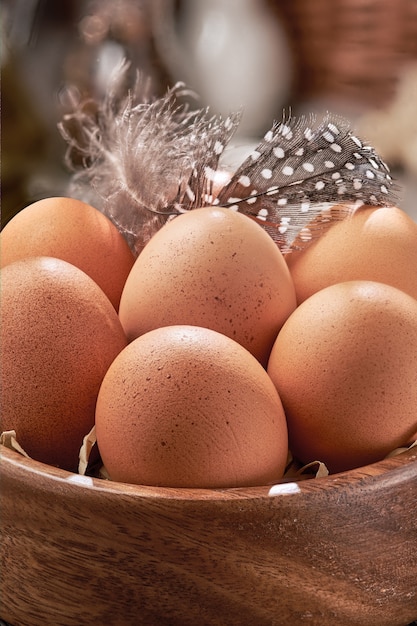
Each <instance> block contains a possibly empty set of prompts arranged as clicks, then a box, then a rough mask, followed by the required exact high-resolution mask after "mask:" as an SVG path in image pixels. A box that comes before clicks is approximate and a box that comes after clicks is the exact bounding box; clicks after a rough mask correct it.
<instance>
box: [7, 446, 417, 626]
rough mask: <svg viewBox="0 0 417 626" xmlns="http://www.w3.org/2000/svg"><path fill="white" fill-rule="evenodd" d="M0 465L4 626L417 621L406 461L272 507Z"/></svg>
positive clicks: (414, 479)
mask: <svg viewBox="0 0 417 626" xmlns="http://www.w3.org/2000/svg"><path fill="white" fill-rule="evenodd" d="M1 457H2V458H1V476H0V480H1V482H0V487H1V501H2V505H1V582H0V585H1V587H0V588H1V599H0V616H1V618H2V619H4V620H6V621H8V622H10V623H11V624H13V626H39V625H40V624H45V626H49V625H51V626H52V625H53V626H92V625H94V624H97V625H99V626H101V625H102V624H106V625H109V626H113V625H114V626H119V625H120V626H130V625H132V626H138V625H141V624H143V625H146V626H153V625H155V626H168V625H169V626H195V625H196V624H201V625H203V626H204V625H213V626H214V625H216V626H218V624H220V623H221V624H222V626H252V625H256V626H289V625H292V624H294V625H295V624H309V625H314V626H315V625H317V626H327V625H329V626H330V625H331V626H334V625H335V624H337V625H338V626H404V625H406V624H408V623H410V622H411V621H412V620H414V619H415V618H416V617H417V585H416V580H417V559H416V554H415V548H416V545H417V450H416V448H413V449H411V450H409V451H408V452H406V453H404V454H403V455H401V456H398V457H394V458H392V459H389V460H386V461H383V462H381V463H377V464H375V465H372V466H368V467H366V468H361V469H360V470H354V471H351V472H346V473H343V474H339V475H334V476H332V477H327V478H321V479H314V480H307V481H302V482H300V483H297V485H298V487H297V488H296V489H295V491H297V492H294V493H288V494H281V495H276V496H269V495H268V488H267V487H265V488H256V489H254V488H251V489H237V490H227V491H210V490H207V491H199V490H174V489H155V488H147V487H143V488H142V487H137V486H131V485H124V484H116V483H113V482H107V481H100V480H95V479H82V478H81V479H79V477H74V475H72V474H70V473H68V472H65V471H62V470H58V469H54V468H51V467H48V466H45V465H43V464H41V463H38V462H35V461H31V460H28V459H24V458H23V457H21V456H20V455H18V454H17V453H15V452H13V451H10V450H8V449H6V448H3V447H2V451H1ZM77 480H80V481H81V482H74V481H77ZM84 480H85V481H86V482H83V481H84Z"/></svg>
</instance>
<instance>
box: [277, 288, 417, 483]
mask: <svg viewBox="0 0 417 626" xmlns="http://www.w3.org/2000/svg"><path fill="white" fill-rule="evenodd" d="M268 373H269V375H270V377H271V378H272V380H273V381H274V383H275V385H276V388H277V390H278V393H279V395H280V398H281V400H282V403H283V406H284V410H285V414H286V418H287V423H288V433H289V446H290V450H291V452H292V453H293V454H294V455H295V456H296V457H297V458H298V459H299V460H300V461H301V462H303V463H309V462H312V461H316V460H317V461H322V462H324V463H325V464H326V465H327V467H328V469H329V471H330V472H338V471H342V470H348V469H352V468H355V467H359V466H362V465H366V464H369V463H373V462H376V461H379V460H381V459H383V458H384V457H385V456H386V455H387V454H389V453H390V452H392V451H393V450H394V449H396V448H398V447H401V446H405V445H407V444H409V443H411V442H412V441H414V439H416V438H417V412H416V407H417V301H416V300H415V299H414V298H412V297H411V296H410V295H408V294H406V293H404V292H403V291H401V290H399V289H396V288H395V287H392V286H389V285H385V284H382V283H377V282H373V281H351V282H346V283H339V284H337V285H332V286H330V287H327V288H325V289H323V290H321V291H319V292H317V293H315V294H314V295H312V296H311V297H310V298H308V299H307V300H305V301H304V302H303V303H302V304H301V305H300V306H299V307H298V308H297V309H296V311H295V312H294V313H293V314H292V315H291V316H290V318H289V319H288V320H287V322H286V323H285V324H284V326H283V328H282V329H281V331H280V333H279V335H278V337H277V339H276V341H275V343H274V347H273V349H272V352H271V356H270V359H269V363H268Z"/></svg>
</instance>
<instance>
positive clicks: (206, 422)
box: [96, 325, 288, 488]
mask: <svg viewBox="0 0 417 626" xmlns="http://www.w3.org/2000/svg"><path fill="white" fill-rule="evenodd" d="M96 434H97V443H98V447H99V450H100V453H101V457H102V460H103V463H104V466H105V468H106V470H107V472H108V473H109V475H110V478H111V479H112V480H115V481H121V482H126V483H135V484H145V485H154V486H164V487H190V488H220V487H239V486H252V485H263V484H268V483H272V482H275V481H277V480H279V479H280V478H281V477H282V476H283V473H284V469H285V464H286V460H287V452H288V445H287V426H286V421H285V416H284V411H283V408H282V404H281V401H280V398H279V396H278V393H277V391H276V389H275V387H274V385H273V383H272V381H271V380H270V378H269V376H268V375H267V373H266V371H265V369H264V368H263V367H262V366H261V365H260V363H259V362H258V361H257V360H256V359H255V357H253V356H252V355H251V354H250V353H249V352H248V351H247V350H246V349H245V348H243V347H242V346H241V345H239V344H238V343H237V342H235V341H233V340H232V339H230V338H229V337H226V336H225V335H222V334H221V333H218V332H216V331H213V330H209V329H207V328H201V327H196V326H187V325H176V326H167V327H163V328H158V329H155V330H152V331H149V332H148V333H146V334H144V335H142V336H141V337H139V338H137V339H135V340H134V341H132V342H131V343H130V344H129V345H128V346H127V347H126V348H125V349H124V350H123V351H122V352H121V353H120V354H119V355H118V357H117V358H116V359H115V361H114V362H113V363H112V365H111V366H110V368H109V370H108V372H107V374H106V376H105V377H104V380H103V383H102V385H101V388H100V392H99V395H98V399H97V409H96Z"/></svg>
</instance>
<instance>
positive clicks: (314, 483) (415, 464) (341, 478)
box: [0, 444, 417, 501]
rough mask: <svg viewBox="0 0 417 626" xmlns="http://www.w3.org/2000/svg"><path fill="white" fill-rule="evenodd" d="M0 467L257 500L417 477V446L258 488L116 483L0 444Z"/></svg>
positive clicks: (142, 494) (50, 479) (156, 493)
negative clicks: (330, 471)
mask: <svg viewBox="0 0 417 626" xmlns="http://www.w3.org/2000/svg"><path fill="white" fill-rule="evenodd" d="M0 466H1V467H2V470H1V474H4V475H6V474H9V475H13V476H14V477H15V478H16V479H17V480H25V479H27V480H32V484H33V485H34V487H35V486H36V485H35V483H33V479H34V477H38V482H39V480H40V482H42V484H43V487H44V488H48V485H49V486H50V488H51V489H52V488H53V487H55V488H58V487H60V488H61V489H65V487H66V486H69V485H72V486H74V487H77V488H79V489H84V490H93V491H95V492H96V493H99V492H103V493H105V494H108V495H111V494H113V495H115V496H117V495H124V496H129V497H130V498H137V499H153V500H158V499H159V500H170V499H175V500H177V501H178V500H187V501H190V500H193V501H199V500H200V501H207V500H236V499H242V500H259V499H271V498H273V497H277V496H284V495H292V496H297V495H303V494H304V495H306V494H309V493H310V494H312V493H314V492H317V491H318V490H321V491H322V490H323V489H326V487H329V488H331V489H332V490H334V489H337V488H341V489H344V488H345V487H346V486H349V487H350V488H351V487H352V486H353V485H354V484H355V483H357V484H361V485H363V484H364V483H366V482H367V481H373V480H375V479H377V478H378V477H379V478H382V479H384V478H388V477H389V478H390V479H392V478H393V473H397V474H398V475H399V479H400V478H402V475H403V474H409V475H410V477H413V478H414V479H417V446H416V445H414V446H413V447H410V448H408V449H406V450H405V451H403V452H401V453H399V454H396V455H394V456H391V457H388V458H386V459H384V460H382V461H378V462H377V463H372V464H370V465H365V466H363V467H359V468H355V469H352V470H348V471H344V472H339V473H335V474H329V475H328V476H322V477H314V478H309V479H301V480H296V479H294V477H292V478H288V479H283V480H282V481H280V482H278V483H276V484H274V485H265V486H257V487H233V488H219V489H207V488H175V487H157V486H148V485H134V484H130V483H122V482H115V481H112V480H107V479H102V478H96V477H92V476H84V475H82V474H76V473H73V472H70V471H67V470H64V469H61V468H58V467H54V466H51V465H47V464H45V463H42V462H40V461H36V460H34V459H32V458H28V457H25V456H23V455H22V454H21V453H19V452H17V451H15V450H12V449H10V448H8V447H7V446H5V445H3V444H0Z"/></svg>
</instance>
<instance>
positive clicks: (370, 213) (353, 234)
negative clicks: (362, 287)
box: [286, 206, 417, 303]
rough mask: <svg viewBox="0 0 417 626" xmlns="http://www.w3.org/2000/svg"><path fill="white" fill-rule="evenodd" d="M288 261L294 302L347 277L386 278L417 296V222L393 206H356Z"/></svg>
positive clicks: (380, 279) (292, 255)
mask: <svg viewBox="0 0 417 626" xmlns="http://www.w3.org/2000/svg"><path fill="white" fill-rule="evenodd" d="M334 210H335V211H336V210H338V209H337V207H335V208H334ZM286 261H287V263H288V266H289V268H290V271H291V276H292V278H293V281H294V285H295V289H296V292H297V301H298V303H301V302H303V301H304V300H305V299H306V298H308V297H309V296H311V295H312V294H313V293H315V292H316V291H319V290H320V289H323V288H324V287H327V286H329V285H333V284H336V283H340V282H346V281H350V280H372V281H377V282H382V283H386V284H388V285H392V286H393V287H397V288H398V289H402V290H403V291H405V292H406V293H408V294H410V295H411V296H413V297H414V298H416V299H417V223H416V222H414V221H413V220H412V219H411V218H410V217H409V216H408V215H407V214H406V213H405V212H404V211H403V210H402V209H399V208H397V207H371V206H363V207H360V208H359V209H357V210H356V211H355V213H354V214H353V215H352V216H351V217H347V218H345V219H344V220H342V221H338V222H334V223H333V224H332V225H331V226H330V227H328V228H327V229H326V230H325V232H323V234H322V235H321V236H320V237H319V238H317V239H315V240H314V241H313V242H312V243H311V244H310V245H309V246H308V247H307V248H306V249H305V250H301V251H295V252H291V253H290V254H288V255H287V256H286Z"/></svg>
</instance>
